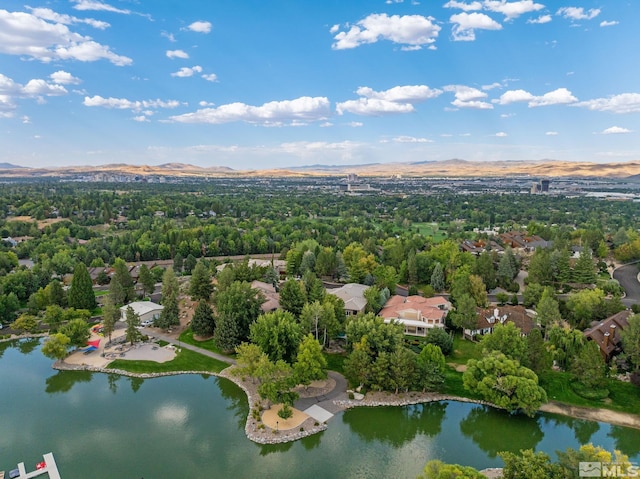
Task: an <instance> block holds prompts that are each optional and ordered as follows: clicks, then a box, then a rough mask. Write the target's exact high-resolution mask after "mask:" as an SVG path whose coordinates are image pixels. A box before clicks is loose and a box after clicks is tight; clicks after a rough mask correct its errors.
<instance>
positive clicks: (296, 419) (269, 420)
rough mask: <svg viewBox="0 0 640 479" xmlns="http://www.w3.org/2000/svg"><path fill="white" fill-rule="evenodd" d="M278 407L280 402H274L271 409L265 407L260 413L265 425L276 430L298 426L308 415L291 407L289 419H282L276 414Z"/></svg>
mask: <svg viewBox="0 0 640 479" xmlns="http://www.w3.org/2000/svg"><path fill="white" fill-rule="evenodd" d="M280 409H282V404H274V405H273V406H271V409H266V410H265V411H264V412H263V413H262V422H263V423H264V425H265V426H267V427H270V428H271V429H275V430H277V431H288V430H290V429H295V428H296V427H299V426H300V425H301V424H302V423H303V422H305V421H306V420H307V419H309V417H310V416H309V415H307V414H305V413H303V412H302V411H299V410H298V409H296V408H291V411H292V412H293V415H292V416H291V417H290V418H289V419H282V418H281V417H280V416H278V411H280Z"/></svg>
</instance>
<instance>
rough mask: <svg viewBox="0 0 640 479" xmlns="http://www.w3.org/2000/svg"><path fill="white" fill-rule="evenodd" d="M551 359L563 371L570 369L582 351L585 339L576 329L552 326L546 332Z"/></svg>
mask: <svg viewBox="0 0 640 479" xmlns="http://www.w3.org/2000/svg"><path fill="white" fill-rule="evenodd" d="M548 336H549V343H550V344H551V351H552V354H553V359H554V360H555V361H556V362H557V363H558V366H560V367H561V368H562V369H564V370H568V369H570V368H571V364H573V362H574V361H575V358H576V356H577V355H578V353H579V352H580V351H581V350H582V347H583V345H584V342H585V339H584V335H583V334H582V333H581V332H580V331H578V330H577V329H570V328H563V327H561V326H553V327H552V328H551V329H549V330H548Z"/></svg>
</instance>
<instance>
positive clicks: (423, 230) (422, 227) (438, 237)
mask: <svg viewBox="0 0 640 479" xmlns="http://www.w3.org/2000/svg"><path fill="white" fill-rule="evenodd" d="M411 228H417V229H418V232H419V233H420V234H421V235H423V236H427V237H431V238H433V241H434V243H439V242H440V241H443V240H445V239H446V238H447V233H446V231H443V230H441V229H439V228H438V224H437V223H413V224H412V225H411Z"/></svg>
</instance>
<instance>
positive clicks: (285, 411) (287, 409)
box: [278, 404, 293, 419]
mask: <svg viewBox="0 0 640 479" xmlns="http://www.w3.org/2000/svg"><path fill="white" fill-rule="evenodd" d="M278 416H280V417H281V418H282V419H289V418H290V417H291V416H293V409H291V406H289V405H288V404H285V405H283V406H282V408H281V409H280V410H279V411H278Z"/></svg>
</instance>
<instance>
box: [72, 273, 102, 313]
mask: <svg viewBox="0 0 640 479" xmlns="http://www.w3.org/2000/svg"><path fill="white" fill-rule="evenodd" d="M68 301H69V307H71V308H75V309H87V310H89V311H92V310H93V309H95V307H96V295H95V293H94V292H93V283H92V282H91V276H89V271H88V270H87V267H86V266H85V265H84V264H83V263H78V265H77V266H76V268H75V270H74V271H73V279H72V280H71V287H70V288H69V298H68Z"/></svg>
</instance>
